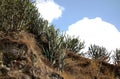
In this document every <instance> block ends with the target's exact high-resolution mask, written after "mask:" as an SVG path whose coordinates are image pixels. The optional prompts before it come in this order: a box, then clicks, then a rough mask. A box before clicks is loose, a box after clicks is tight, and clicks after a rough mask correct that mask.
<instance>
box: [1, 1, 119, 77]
mask: <svg viewBox="0 0 120 79" xmlns="http://www.w3.org/2000/svg"><path fill="white" fill-rule="evenodd" d="M83 48H84V42H81V41H80V40H78V38H74V37H71V36H67V35H64V34H61V33H60V32H59V30H56V29H55V28H54V26H53V25H50V24H49V23H48V21H46V20H44V19H43V18H41V16H40V13H39V12H38V10H37V8H36V7H35V5H34V3H32V2H30V0H0V79H120V65H119V64H120V50H119V49H117V50H116V55H115V56H114V60H115V61H114V62H115V64H109V63H107V61H108V58H109V54H108V52H106V49H105V48H104V47H99V46H96V45H93V46H92V45H91V47H90V48H89V52H88V53H89V54H88V56H90V57H92V58H91V59H88V58H85V57H83V56H82V55H83V54H82V53H80V54H78V53H77V52H81V49H83Z"/></svg>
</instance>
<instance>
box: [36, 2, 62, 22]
mask: <svg viewBox="0 0 120 79" xmlns="http://www.w3.org/2000/svg"><path fill="white" fill-rule="evenodd" d="M36 7H37V8H38V11H39V12H40V13H41V15H42V17H43V18H44V19H46V20H48V21H49V22H50V23H51V22H52V21H53V20H55V19H58V18H60V17H61V16H62V12H63V10H64V8H63V7H62V6H60V5H58V4H57V3H55V2H54V0H36Z"/></svg>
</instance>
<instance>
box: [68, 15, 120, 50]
mask: <svg viewBox="0 0 120 79" xmlns="http://www.w3.org/2000/svg"><path fill="white" fill-rule="evenodd" d="M66 33H67V34H69V35H72V36H79V37H80V39H82V40H84V41H85V45H86V47H88V46H89V45H90V44H96V45H99V46H103V47H106V48H107V49H108V50H109V51H110V50H115V49H116V48H120V42H119V41H120V32H119V31H118V30H117V29H116V27H115V26H114V25H113V24H110V23H108V22H106V21H103V20H102V19H101V18H100V17H96V18H94V19H89V18H87V17H85V18H83V19H82V20H79V21H77V22H76V23H74V24H71V25H70V26H69V27H68V30H67V31H66Z"/></svg>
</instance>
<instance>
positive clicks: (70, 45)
mask: <svg viewBox="0 0 120 79" xmlns="http://www.w3.org/2000/svg"><path fill="white" fill-rule="evenodd" d="M63 47H64V48H66V49H68V50H69V51H72V52H75V53H78V52H80V50H81V49H83V48H84V42H81V41H80V40H79V38H77V37H71V36H68V35H67V36H65V40H64V44H63Z"/></svg>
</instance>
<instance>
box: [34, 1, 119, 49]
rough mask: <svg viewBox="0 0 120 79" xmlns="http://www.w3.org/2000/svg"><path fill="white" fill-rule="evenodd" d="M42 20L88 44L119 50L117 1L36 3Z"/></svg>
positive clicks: (87, 45)
mask: <svg viewBox="0 0 120 79" xmlns="http://www.w3.org/2000/svg"><path fill="white" fill-rule="evenodd" d="M36 7H37V8H38V11H39V12H40V13H41V16H42V17H43V18H44V19H47V20H48V21H49V23H50V24H53V25H55V27H56V28H58V29H60V30H61V31H63V32H66V34H68V35H70V36H75V37H79V39H80V40H82V41H85V46H86V50H87V48H88V47H89V46H90V44H96V45H99V46H103V47H106V48H107V49H108V50H109V51H111V50H115V49H116V48H120V0H36Z"/></svg>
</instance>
